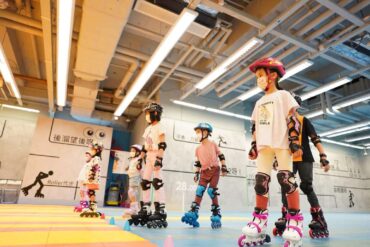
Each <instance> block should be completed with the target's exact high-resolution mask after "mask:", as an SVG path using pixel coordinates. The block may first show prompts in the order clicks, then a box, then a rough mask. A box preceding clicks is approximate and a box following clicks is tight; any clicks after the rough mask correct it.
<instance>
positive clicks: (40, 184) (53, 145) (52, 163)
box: [19, 116, 112, 205]
mask: <svg viewBox="0 0 370 247" xmlns="http://www.w3.org/2000/svg"><path fill="white" fill-rule="evenodd" d="M92 140H98V141H99V142H101V143H102V144H103V145H104V151H103V153H102V159H103V161H102V167H101V176H102V177H101V185H100V188H105V183H106V175H107V167H108V161H109V153H110V146H111V141H112V128H109V127H103V126H96V125H91V124H85V123H78V122H72V121H66V120H62V119H51V118H48V117H44V116H40V117H39V119H38V122H37V127H36V130H35V133H34V136H33V139H32V144H31V150H30V154H29V156H28V161H27V166H26V171H25V175H24V178H23V183H22V191H23V193H21V195H20V197H19V202H20V203H36V204H37V203H57V204H74V203H76V202H77V201H79V187H78V182H77V177H78V174H79V172H80V170H81V168H82V166H83V164H84V162H85V161H84V159H85V155H84V153H85V151H86V150H87V145H88V143H90V142H91V141H92ZM34 191H35V194H34ZM33 195H34V196H33ZM103 195H104V191H103V189H101V190H99V191H98V193H97V199H98V203H102V201H103ZM100 205H101V204H100Z"/></svg>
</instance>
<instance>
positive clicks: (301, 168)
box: [281, 161, 320, 208]
mask: <svg viewBox="0 0 370 247" xmlns="http://www.w3.org/2000/svg"><path fill="white" fill-rule="evenodd" d="M297 172H298V174H299V177H300V179H301V183H300V186H299V187H300V188H301V190H302V192H303V193H305V194H306V195H307V199H308V202H309V203H310V205H311V207H320V205H319V200H318V199H317V196H316V193H315V191H314V190H313V186H312V180H313V163H312V162H304V161H301V162H294V163H293V173H294V175H296V174H297ZM281 201H282V202H283V205H284V207H286V208H287V207H288V201H287V199H286V195H285V194H284V193H281Z"/></svg>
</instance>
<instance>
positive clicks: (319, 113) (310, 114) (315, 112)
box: [303, 110, 324, 118]
mask: <svg viewBox="0 0 370 247" xmlns="http://www.w3.org/2000/svg"><path fill="white" fill-rule="evenodd" d="M322 114H324V112H323V111H322V110H318V111H314V112H311V113H308V114H303V115H304V116H305V117H306V118H313V117H317V116H320V115H322Z"/></svg>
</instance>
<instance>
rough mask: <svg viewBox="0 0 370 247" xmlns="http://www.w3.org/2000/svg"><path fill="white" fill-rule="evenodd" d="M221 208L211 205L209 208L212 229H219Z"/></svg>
mask: <svg viewBox="0 0 370 247" xmlns="http://www.w3.org/2000/svg"><path fill="white" fill-rule="evenodd" d="M220 210H221V208H220V207H219V206H218V205H214V204H213V205H212V206H211V211H212V215H211V227H212V229H217V228H221V213H220Z"/></svg>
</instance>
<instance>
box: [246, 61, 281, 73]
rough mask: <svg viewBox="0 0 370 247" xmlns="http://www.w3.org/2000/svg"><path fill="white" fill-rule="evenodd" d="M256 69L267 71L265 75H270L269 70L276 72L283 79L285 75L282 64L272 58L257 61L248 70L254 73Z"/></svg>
mask: <svg viewBox="0 0 370 247" xmlns="http://www.w3.org/2000/svg"><path fill="white" fill-rule="evenodd" d="M258 68H265V69H267V70H268V71H267V73H270V71H269V70H270V69H273V70H276V72H277V73H278V74H279V76H280V77H283V76H284V75H285V68H284V65H283V63H282V62H280V61H279V60H277V59H275V58H272V57H266V58H261V59H258V60H257V61H255V62H254V63H252V64H251V65H250V66H249V70H250V71H252V72H253V73H256V70H257V69H258Z"/></svg>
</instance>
